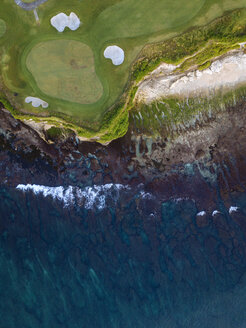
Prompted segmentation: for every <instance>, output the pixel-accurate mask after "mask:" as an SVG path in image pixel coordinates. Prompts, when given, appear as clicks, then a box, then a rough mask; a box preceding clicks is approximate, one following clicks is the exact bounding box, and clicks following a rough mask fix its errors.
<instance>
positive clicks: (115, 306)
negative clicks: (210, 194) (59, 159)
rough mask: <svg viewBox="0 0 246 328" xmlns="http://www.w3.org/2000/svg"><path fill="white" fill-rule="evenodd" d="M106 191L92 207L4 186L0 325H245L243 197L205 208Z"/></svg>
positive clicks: (136, 192)
mask: <svg viewBox="0 0 246 328" xmlns="http://www.w3.org/2000/svg"><path fill="white" fill-rule="evenodd" d="M68 188H69V187H66V188H65V191H63V195H64V193H65V192H66V191H67V190H68ZM105 188H106V187H105ZM105 188H104V189H103V190H102V189H100V192H99V194H97V195H96V197H101V201H102V199H103V198H102V197H103V196H105V197H104V202H103V203H100V201H98V200H97V201H94V203H93V204H91V206H86V204H87V205H88V203H86V197H85V196H83V194H82V196H81V193H83V192H84V191H85V190H80V194H79V195H80V196H78V195H77V194H75V190H73V194H74V195H75V196H74V198H71V195H70V198H69V199H70V203H66V204H65V203H64V200H63V199H62V198H61V197H53V198H54V199H53V198H52V193H50V194H49V192H48V191H47V190H46V197H44V193H41V192H40V193H36V194H35V193H34V192H33V190H30V189H29V190H23V188H22V189H21V190H17V189H16V188H8V187H6V186H2V187H1V188H0V213H1V219H0V300H1V302H0V313H1V316H0V327H1V328H12V327H22V328H27V327H28V328H29V327H30V328H31V327H32V328H35V327H42V328H43V327H53V328H56V327H66V328H74V327H76V328H77V327H79V328H82V327H85V328H90V327H91V328H94V327H95V328H101V327H107V328H111V327H112V328H116V327H117V328H118V327H119V328H121V327H122V328H123V327H124V328H125V327H131V328H132V327H134V328H135V327H136V328H142V327H144V328H145V327H148V328H149V327H151V328H169V327H170V328H176V327H177V328H180V327H187V328H188V327H202V328H205V327H206V328H207V327H216V328H217V327H223V328H227V327H228V328H231V327H233V328H239V327H242V328H243V327H245V326H246V311H245V306H246V280H245V279H246V278H245V269H246V257H245V251H246V238H245V233H246V212H245V204H246V194H245V193H243V192H242V193H237V194H236V193H235V194H232V195H231V197H230V204H229V205H225V204H224V203H223V202H222V200H220V199H219V198H218V199H217V200H216V203H217V208H216V210H218V212H219V213H217V212H213V211H211V210H210V209H207V208H206V207H204V208H203V209H204V213H201V211H200V210H198V206H197V204H196V202H195V201H194V200H192V199H189V197H186V198H183V199H175V198H172V199H169V200H165V201H163V198H162V195H161V194H160V193H157V194H147V193H144V191H143V187H141V188H140V187H136V188H133V187H131V188H130V189H127V188H121V189H120V190H118V189H119V188H118V189H117V190H116V189H114V186H111V188H109V187H108V189H107V188H106V189H107V190H106V189H105ZM92 191H94V192H95V189H93V190H91V191H90V192H92ZM53 192H54V190H53ZM76 192H77V191H76ZM86 194H88V189H87V190H86ZM67 195H68V194H67ZM76 195H77V196H76ZM83 197H84V198H83ZM87 200H88V199H87ZM100 204H101V205H103V206H100ZM64 206H65V207H64ZM204 206H205V205H204ZM230 206H232V207H231V208H230ZM199 208H201V205H200V206H199ZM214 210H215V209H214ZM198 213H200V215H197V214H198Z"/></svg>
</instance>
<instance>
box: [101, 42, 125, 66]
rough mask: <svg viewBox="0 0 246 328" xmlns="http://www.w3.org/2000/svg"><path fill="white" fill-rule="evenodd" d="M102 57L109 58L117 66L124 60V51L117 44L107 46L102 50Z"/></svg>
mask: <svg viewBox="0 0 246 328" xmlns="http://www.w3.org/2000/svg"><path fill="white" fill-rule="evenodd" d="M104 57H105V58H108V59H111V60H112V63H113V64H114V65H116V66H118V65H121V64H122V63H123V62H124V59H125V53H124V51H123V50H122V49H121V48H120V47H118V46H109V47H107V48H106V49H105V50H104Z"/></svg>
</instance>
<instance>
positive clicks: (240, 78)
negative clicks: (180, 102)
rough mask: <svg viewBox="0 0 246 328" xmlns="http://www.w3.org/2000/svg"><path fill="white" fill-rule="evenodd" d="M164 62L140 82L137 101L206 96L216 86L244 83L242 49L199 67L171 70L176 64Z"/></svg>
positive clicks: (245, 61) (245, 59)
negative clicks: (209, 64)
mask: <svg viewBox="0 0 246 328" xmlns="http://www.w3.org/2000/svg"><path fill="white" fill-rule="evenodd" d="M166 66H167V67H166ZM166 66H165V67H163V64H162V65H161V66H160V67H159V68H157V69H156V70H155V71H153V72H152V73H151V74H150V76H149V77H148V78H146V79H145V80H144V81H143V82H141V83H140V84H139V88H138V91H137V94H136V97H135V99H136V100H137V101H140V102H144V103H147V104H149V103H151V102H153V101H154V100H158V99H161V98H163V97H168V96H182V97H190V96H193V95H206V96H207V95H209V94H210V93H214V92H216V91H217V90H221V89H225V90H228V89H232V88H234V87H236V86H239V85H240V84H243V83H246V54H244V52H243V51H242V50H241V51H238V52H230V53H229V54H228V55H227V56H224V57H221V58H219V59H217V60H215V61H214V62H213V63H212V64H211V66H210V67H209V68H207V69H204V70H202V71H200V70H198V69H196V70H193V71H188V72H186V73H173V71H174V70H175V69H176V68H177V67H178V66H173V65H166Z"/></svg>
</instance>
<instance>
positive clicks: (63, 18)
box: [50, 12, 80, 32]
mask: <svg viewBox="0 0 246 328" xmlns="http://www.w3.org/2000/svg"><path fill="white" fill-rule="evenodd" d="M50 23H51V25H52V26H53V27H54V28H56V29H57V31H58V32H63V31H64V29H65V27H68V28H70V30H72V31H75V30H77V29H78V28H79V26H80V20H79V18H78V16H77V15H76V14H75V13H73V12H72V13H71V14H70V15H69V16H67V15H66V14H64V13H60V14H58V15H56V16H54V17H52V18H51V20H50Z"/></svg>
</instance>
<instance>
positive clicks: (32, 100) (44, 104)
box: [25, 97, 49, 108]
mask: <svg viewBox="0 0 246 328" xmlns="http://www.w3.org/2000/svg"><path fill="white" fill-rule="evenodd" d="M25 102H26V103H27V104H29V103H32V106H33V107H36V108H37V107H39V106H42V107H43V108H47V107H48V106H49V104H48V103H47V102H46V101H44V100H42V99H40V98H37V97H26V99H25Z"/></svg>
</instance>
